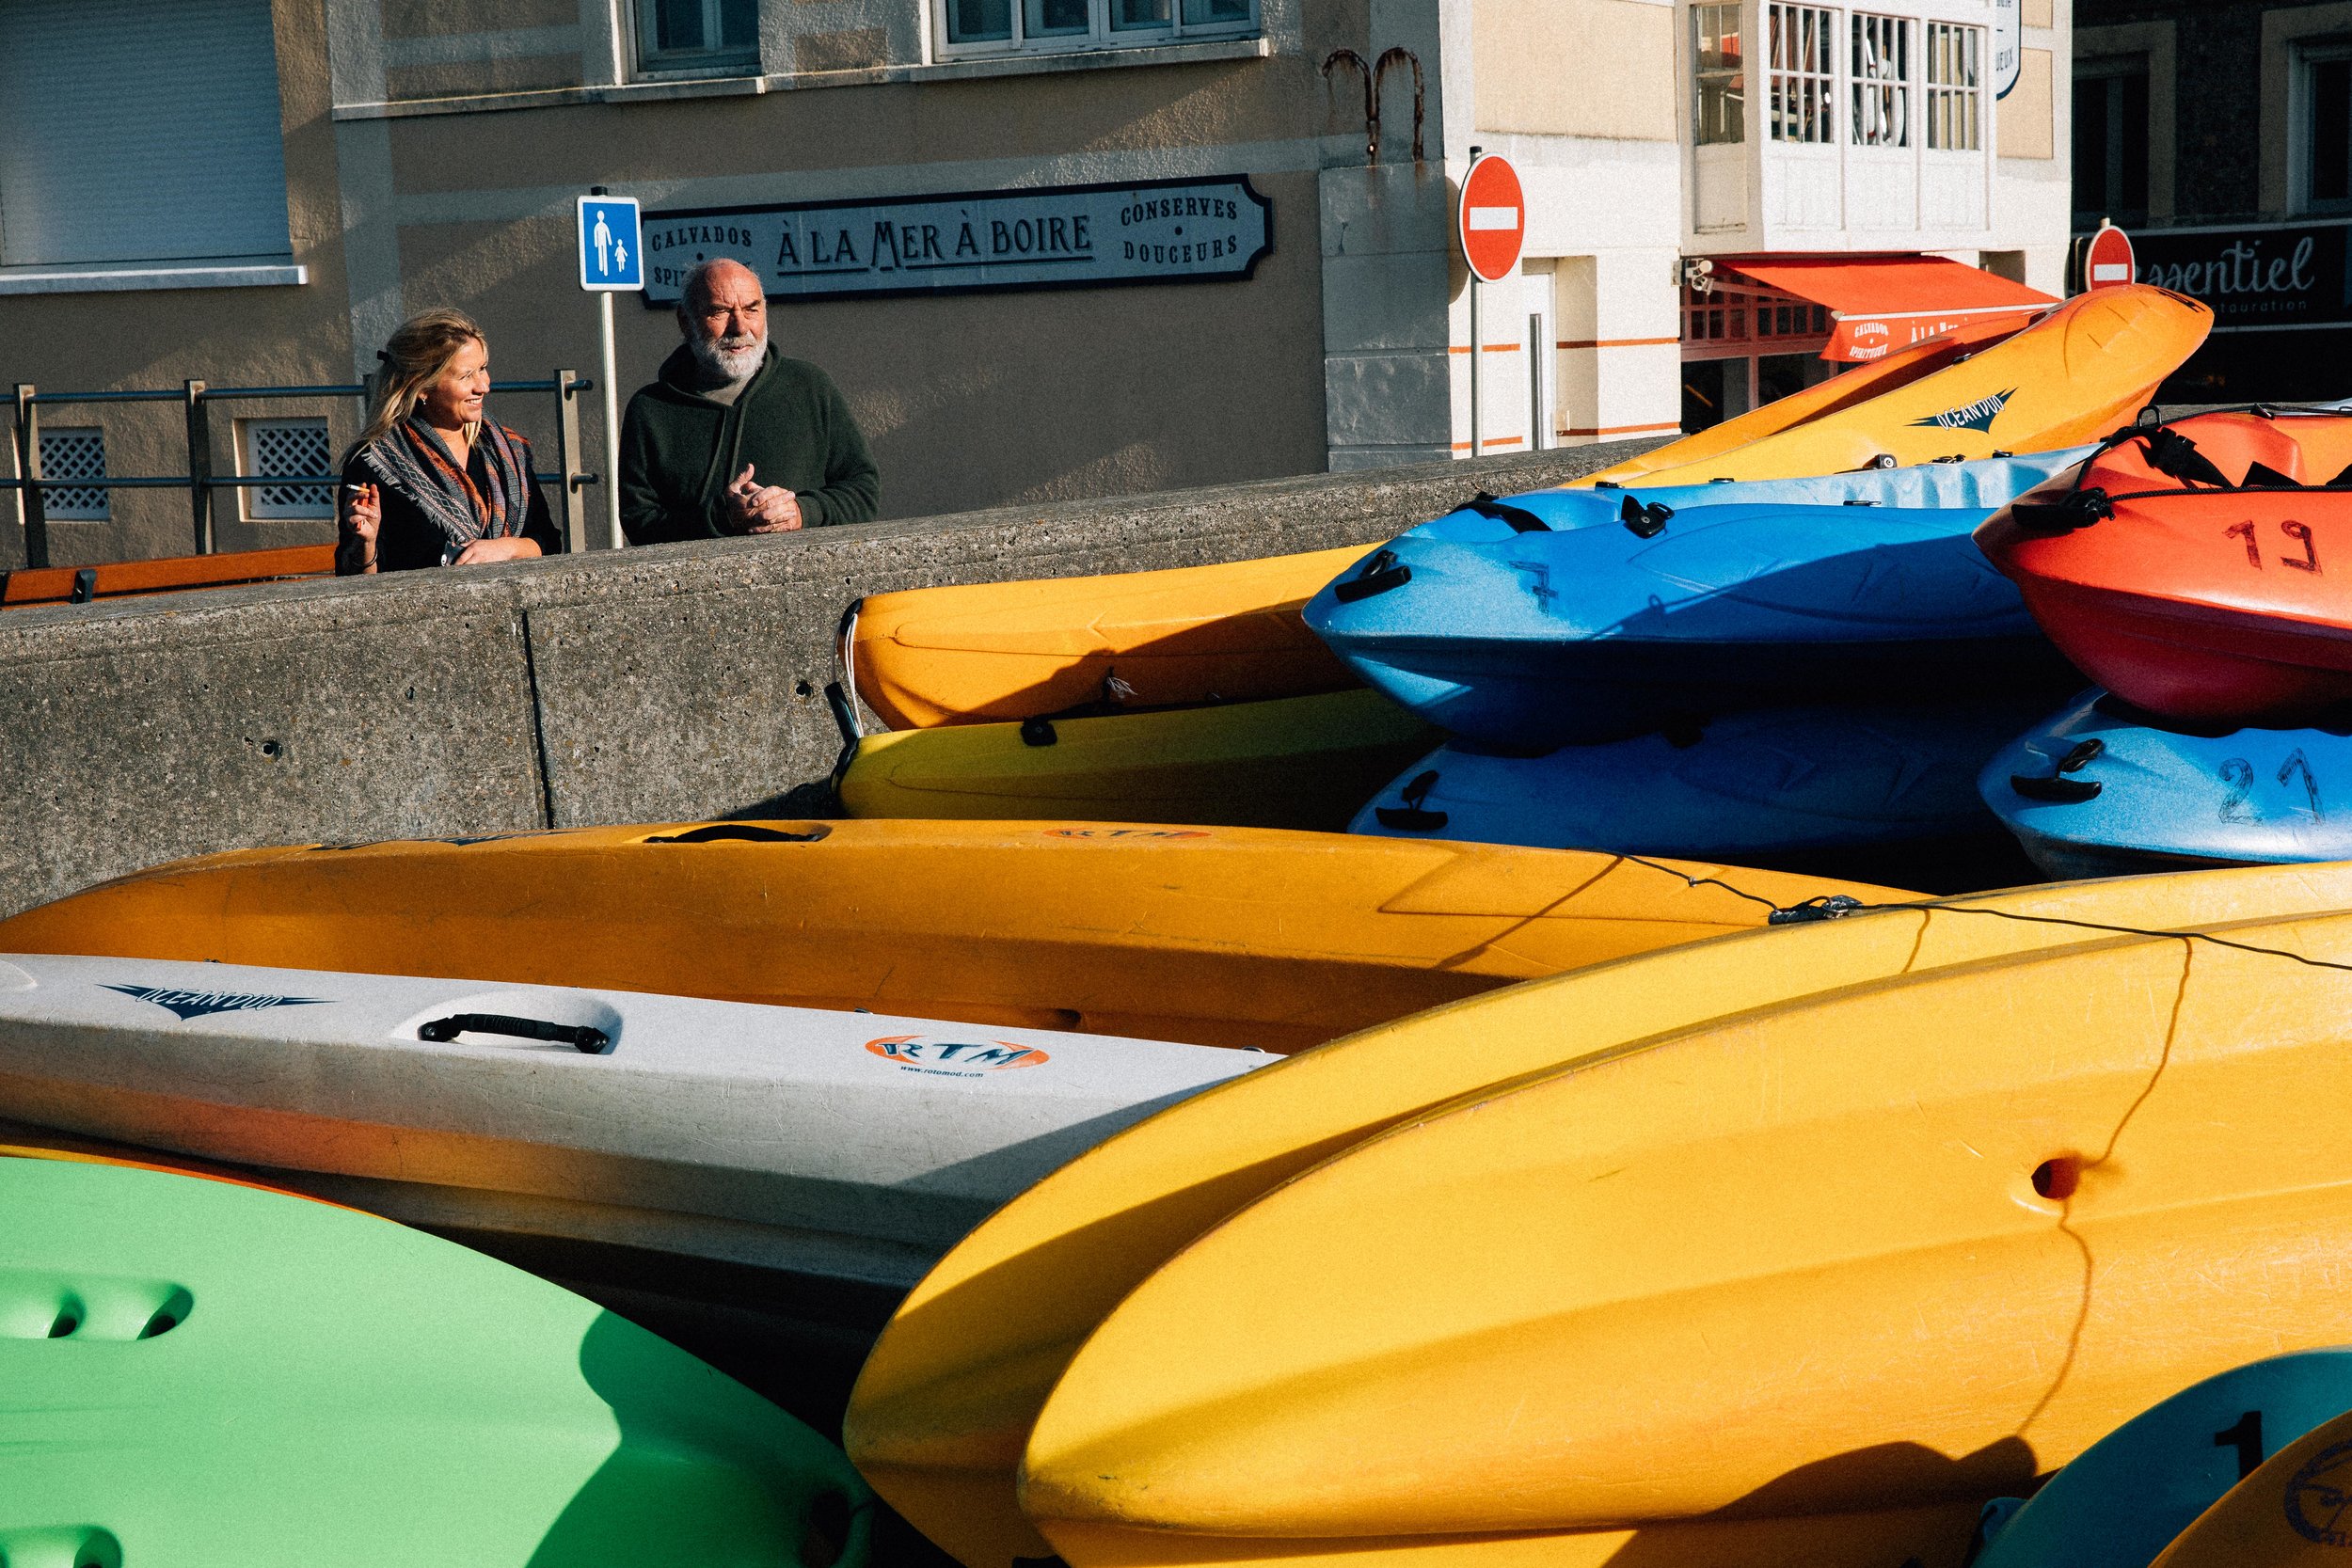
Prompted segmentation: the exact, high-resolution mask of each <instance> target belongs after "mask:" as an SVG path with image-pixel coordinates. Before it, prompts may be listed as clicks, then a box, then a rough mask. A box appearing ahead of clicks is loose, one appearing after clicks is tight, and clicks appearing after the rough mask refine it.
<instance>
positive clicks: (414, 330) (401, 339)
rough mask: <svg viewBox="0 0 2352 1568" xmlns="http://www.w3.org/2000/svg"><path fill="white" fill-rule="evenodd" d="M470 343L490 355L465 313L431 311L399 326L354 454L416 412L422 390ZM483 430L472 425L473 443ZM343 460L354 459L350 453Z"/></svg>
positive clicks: (388, 345)
mask: <svg viewBox="0 0 2352 1568" xmlns="http://www.w3.org/2000/svg"><path fill="white" fill-rule="evenodd" d="M468 343H480V344H481V345H482V346H483V348H484V350H485V352H486V351H487V350H488V348H489V346H490V340H489V339H487V338H485V337H484V336H483V335H482V328H481V327H479V326H476V325H474V321H473V318H472V317H471V316H469V315H467V314H466V313H465V312H464V311H462V310H427V311H425V312H424V313H423V314H422V315H421V316H411V317H409V318H408V319H407V320H406V321H405V322H403V323H401V324H400V330H399V331H397V332H395V333H393V334H392V335H391V338H390V339H389V341H387V342H386V343H385V344H384V353H383V355H382V356H381V357H382V358H383V361H384V370H383V372H382V373H381V374H380V375H379V376H378V377H377V380H376V385H375V401H374V403H373V404H371V405H370V406H369V408H368V423H367V428H366V429H364V430H362V431H360V432H359V438H358V440H357V441H354V442H353V443H352V444H351V450H352V451H355V452H356V451H358V450H359V449H360V448H361V447H364V446H366V445H367V444H368V443H369V442H371V441H373V440H375V439H377V438H378V437H380V436H384V435H385V434H386V433H388V432H389V431H390V430H391V428H392V427H393V426H394V425H396V424H398V423H400V421H401V420H405V419H406V418H407V417H408V416H409V415H411V414H413V413H415V412H416V411H417V404H418V403H419V402H420V401H421V399H422V398H423V396H424V389H425V388H427V387H430V386H432V385H433V383H434V382H436V381H437V380H439V379H440V377H441V372H443V371H446V370H448V369H449V365H450V361H451V360H453V359H454V358H456V357H457V351H458V350H459V349H461V348H463V347H465V346H466V345H467V344H468ZM480 428H481V426H480V424H479V423H478V422H477V423H475V424H469V425H468V426H467V427H466V439H467V440H469V441H470V440H472V439H473V438H474V436H475V435H476V433H477V432H478V431H479V430H480ZM343 460H344V461H345V462H349V461H350V455H349V453H346V454H345V455H344V459H343Z"/></svg>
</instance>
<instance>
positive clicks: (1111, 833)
mask: <svg viewBox="0 0 2352 1568" xmlns="http://www.w3.org/2000/svg"><path fill="white" fill-rule="evenodd" d="M1045 836H1046V837H1047V838H1206V837H1208V836H1209V835H1208V834H1207V833H1206V832H1202V831H1201V830H1200V829H1199V828H1048V829H1046V830H1045Z"/></svg>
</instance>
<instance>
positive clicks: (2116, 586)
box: [1977, 410, 2352, 724]
mask: <svg viewBox="0 0 2352 1568" xmlns="http://www.w3.org/2000/svg"><path fill="white" fill-rule="evenodd" d="M1977 544H1978V546H1979V547H1980V548H1982V549H1983V551H1984V553H1985V554H1986V555H1987V556H1989V557H1990V558H1991V559H1992V562H1993V563H1994V565H1995V566H1997V567H1999V568H2000V569H2001V570H2002V571H2003V572H2005V573H2007V574H2008V575H2009V576H2010V578H2011V579H2013V580H2014V581H2015V582H2016V584H2017V587H2018V590H2019V592H2020V593H2022V594H2024V595H2025V599H2026V608H2027V609H2029V610H2032V611H2033V615H2034V619H2035V620H2037V621H2039V622H2041V623H2042V630H2043V631H2045V632H2047V633H2048V634H2049V636H2050V641H2053V642H2055V643H2057V644H2058V648H2059V651H2061V652H2062V653H2064V654H2065V655H2066V657H2068V658H2070V659H2072V660H2074V664H2075V666H2076V667H2077V668H2079V669H2080V670H2081V671H2082V672H2083V673H2085V674H2087V675H2089V676H2090V678H2091V679H2092V680H2094V681H2097V682H2098V683H2099V684H2100V685H2102V686H2104V687H2106V689H2108V690H2110V691H2112V692H2114V693H2115V694H2116V695H2117V696H2118V697H2121V698H2122V699H2123V700H2124V701H2125V702H2127V703H2131V704H2133V705H2136V706H2138V707H2141V708H2145V709H2147V710H2148V711H2149V712H2151V713H2153V714H2157V715H2159V716H2161V717H2163V718H2167V719H2174V720H2181V721H2187V722H2191V723H2202V722H2212V721H2218V722H2226V723H2232V724H2246V723H2262V724H2295V723H2309V722H2312V721H2315V720H2318V719H2321V718H2324V717H2326V716H2327V715H2328V713H2329V711H2330V710H2332V709H2336V708H2339V707H2344V706H2346V705H2352V415H2346V414H2335V413H2302V412H2295V413H2271V412H2269V411H2267V410H2254V411H2251V412H2246V413H2228V414H2200V415H2198V416H2196V417H2194V418H2192V419H2185V420H2177V421H2175V422H2174V423H2172V424H2169V425H2159V426H2150V427H2146V428H2140V429H2134V430H2132V431H2129V432H2119V433H2118V434H2117V435H2116V436H2112V437H2110V438H2109V440H2108V443H2107V444H2106V447H2105V448H2104V449H2103V450H2102V451H2099V452H2098V453H2097V454H2095V455H2094V456H2092V457H2091V458H2090V461H2088V462H2087V463H2085V464H2084V465H2083V466H2082V467H2080V468H2077V469H2074V470H2071V471H2070V472H2068V473H2066V474H2061V475H2059V476H2058V477H2057V478H2055V479H2052V480H2051V481H2049V482H2048V483H2044V484H2042V485H2039V486H2037V487H2036V488H2034V489H2032V490H2029V491H2027V492H2026V494H2025V495H2023V496H2020V497H2019V498H2018V499H2016V501H2014V502H2013V503H2011V504H2010V505H2009V506H2006V507H2003V508H2002V509H2001V510H2000V511H1998V512H1996V513H1994V515H1992V516H1991V517H1990V518H1988V519H1987V520H1986V521H1985V523H1984V525H1983V526H1982V527H1981V528H1979V529H1978V530H1977Z"/></svg>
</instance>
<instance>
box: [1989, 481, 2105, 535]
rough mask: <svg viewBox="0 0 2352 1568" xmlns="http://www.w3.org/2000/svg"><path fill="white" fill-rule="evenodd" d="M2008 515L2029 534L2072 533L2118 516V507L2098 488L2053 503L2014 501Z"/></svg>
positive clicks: (2063, 497) (2071, 494)
mask: <svg viewBox="0 0 2352 1568" xmlns="http://www.w3.org/2000/svg"><path fill="white" fill-rule="evenodd" d="M2009 515H2010V518H2011V519H2012V520H2013V521H2015V523H2016V524H2017V526H2018V527H2019V528H2022V529H2024V530H2025V531H2026V532H2027V533H2072V532H2074V531H2075V530H2076V529H2078V528H2089V527H2090V525H2091V524H2093V523H2095V522H2098V521H2099V520H2101V519H2102V518H2106V517H2112V516H2114V515H2115V503H2114V502H2113V501H2111V500H2109V499H2107V493H2106V491H2105V490H2102V489H2100V488H2099V487H2098V486H2097V485H2095V484H2094V485H2092V486H2091V487H2090V489H2088V490H2074V491H2070V492H2069V493H2067V494H2066V495H2063V496H2060V497H2059V498H2058V499H2056V500H2054V501H2024V500H2020V501H2011V502H2010V503H2009Z"/></svg>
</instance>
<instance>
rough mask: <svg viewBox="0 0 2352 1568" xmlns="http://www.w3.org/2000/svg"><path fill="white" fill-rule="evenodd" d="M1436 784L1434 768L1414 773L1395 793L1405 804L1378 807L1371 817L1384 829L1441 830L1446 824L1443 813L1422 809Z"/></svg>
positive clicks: (1436, 772) (1436, 778) (1436, 777)
mask: <svg viewBox="0 0 2352 1568" xmlns="http://www.w3.org/2000/svg"><path fill="white" fill-rule="evenodd" d="M1437 783H1438V770H1437V769H1436V768H1430V769H1429V770H1428V771H1427V772H1425V773H1416V774H1414V775H1413V777H1412V778H1411V779H1410V780H1408V781H1407V782H1406V785H1405V787H1404V788H1403V789H1401V790H1399V791H1397V795H1398V796H1399V798H1400V799H1402V800H1404V802H1405V803H1404V804H1403V805H1402V806H1378V807H1375V808H1374V810H1373V814H1372V815H1373V816H1376V817H1378V818H1379V819H1380V825H1381V826H1382V827H1384V828H1402V829H1404V830H1406V831H1407V832H1430V831H1431V830H1433V829H1437V828H1442V827H1444V826H1445V824H1446V814H1445V813H1443V812H1441V811H1423V810H1422V801H1423V800H1428V799H1429V792H1430V790H1431V789H1433V788H1435V787H1436V786H1437Z"/></svg>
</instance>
